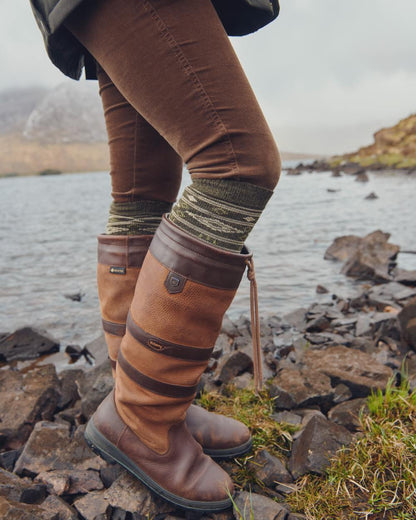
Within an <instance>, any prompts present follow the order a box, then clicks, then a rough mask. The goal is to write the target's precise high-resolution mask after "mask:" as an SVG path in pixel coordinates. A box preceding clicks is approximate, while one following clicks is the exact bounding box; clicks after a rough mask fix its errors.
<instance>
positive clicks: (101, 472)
mask: <svg viewBox="0 0 416 520" xmlns="http://www.w3.org/2000/svg"><path fill="white" fill-rule="evenodd" d="M354 175H358V173H357V172H356V173H354ZM363 244H365V248H366V249H365V253H363V255H364V256H363V255H361V256H362V258H364V257H365V256H366V255H367V254H369V253H368V251H370V250H375V251H377V254H376V261H375V263H374V264H373V268H374V269H373V274H371V276H370V278H369V279H368V280H366V283H365V285H363V286H362V287H361V289H359V290H358V291H357V295H356V296H355V297H351V298H343V297H340V296H337V295H331V294H327V295H325V294H324V291H320V292H321V293H322V296H320V298H326V299H327V301H326V302H324V300H321V301H320V302H319V303H315V304H312V305H310V306H309V307H299V309H297V310H295V311H293V312H290V313H288V314H285V315H283V316H263V317H262V318H261V343H262V348H263V361H264V362H263V371H264V377H265V379H267V380H268V385H267V386H268V389H269V394H270V395H271V396H272V397H273V398H274V408H275V411H274V413H273V415H272V418H273V419H274V420H275V421H276V422H277V423H281V424H286V425H290V426H291V428H293V430H291V431H293V433H292V439H293V443H292V444H291V446H290V447H289V448H288V449H287V452H286V453H285V456H283V455H282V456H280V455H279V456H277V455H276V453H274V452H272V450H271V449H268V447H265V448H263V449H261V450H259V451H257V452H256V453H253V454H252V455H249V459H248V460H247V470H248V471H249V472H251V474H253V475H254V476H255V479H256V482H258V483H261V486H260V485H257V484H255V486H254V488H253V490H252V493H251V499H250V500H251V507H252V509H253V514H254V518H256V519H257V518H258V519H262V520H263V519H265V520H267V519H268V518H270V519H273V520H276V519H284V520H295V519H300V518H302V516H301V515H296V514H295V513H292V512H290V511H289V508H288V507H287V506H286V505H285V497H286V496H287V495H288V494H290V493H291V492H293V487H294V486H296V482H295V480H296V479H297V478H301V477H302V476H303V475H305V474H307V473H316V474H322V473H323V472H324V471H325V468H326V467H327V465H328V463H329V459H330V457H332V456H333V455H334V454H335V452H336V451H337V450H338V449H339V448H340V447H342V446H345V445H348V444H349V443H350V442H351V440H352V439H353V438H354V436H355V435H359V433H360V422H359V420H358V417H359V414H360V413H363V414H365V413H367V408H366V397H367V396H368V395H369V393H370V392H371V391H372V390H377V389H380V390H384V389H385V388H386V385H387V382H388V380H389V379H390V378H392V377H393V376H394V375H396V377H399V376H398V375H397V374H399V372H400V370H401V366H402V364H404V366H405V369H406V370H407V371H408V373H409V379H410V382H411V385H413V387H416V352H415V351H416V335H415V334H416V332H415V326H416V323H415V320H416V287H415V284H414V282H413V281H412V280H413V279H414V275H413V274H412V273H411V272H410V273H409V272H407V273H406V272H403V271H402V270H400V269H397V268H392V263H394V255H395V254H397V248H396V247H394V246H393V248H392V247H391V244H388V235H387V234H384V233H382V232H376V233H373V234H370V235H368V236H367V237H364V238H360V237H341V238H340V239H338V240H336V241H335V242H334V244H333V246H331V247H330V248H329V249H328V252H327V255H328V258H331V259H336V260H339V261H343V262H347V263H348V261H349V260H348V259H351V258H356V255H357V254H358V253H360V251H361V249H360V248H363V247H364V245H363ZM361 252H362V251H361ZM360 254H361V253H360ZM354 261H355V260H354ZM365 269H366V268H365ZM365 269H364V270H363V271H362V272H364V271H365ZM365 272H367V271H365ZM381 272H383V273H384V274H383V276H380V273H381ZM374 273H375V274H374ZM360 276H361V275H360ZM381 279H383V281H382V282H381ZM7 337H8V335H6V334H5V335H3V336H2V338H3V341H4V340H5V339H7ZM28 350H29V351H31V349H30V348H29V349H28ZM83 351H85V352H86V351H88V353H89V354H88V356H89V359H90V361H92V364H91V365H88V364H85V363H84V364H83V365H81V363H82V361H79V362H78V361H76V362H75V363H74V366H73V368H72V369H70V370H65V371H64V372H61V373H60V374H57V373H56V369H55V367H54V366H53V365H51V364H49V365H48V364H46V365H39V366H37V365H36V364H34V365H33V366H28V365H25V368H24V369H21V370H18V369H17V368H16V365H15V363H14V362H13V361H12V362H10V363H9V364H6V365H4V366H3V367H2V368H1V370H0V468H3V469H0V517H1V518H12V519H14V518H16V519H26V518H27V519H43V518H45V519H54V520H67V519H68V520H72V519H74V520H75V519H78V520H79V519H81V520H85V519H92V520H104V519H105V520H130V519H133V520H143V519H145V518H155V519H157V520H175V519H176V520H180V519H185V518H193V517H192V516H190V515H189V513H185V512H184V511H182V510H180V509H178V508H175V507H174V506H172V505H170V504H168V503H167V502H165V501H163V500H161V499H159V498H157V497H155V496H154V495H153V494H152V493H151V492H150V491H149V490H148V489H147V488H146V487H145V486H143V485H142V484H140V483H139V482H138V481H136V480H135V479H134V478H132V477H131V476H129V474H128V473H126V472H125V470H123V469H121V468H120V467H119V466H117V465H109V464H108V463H106V462H104V461H103V460H102V459H100V458H99V457H97V456H96V455H95V454H94V453H92V452H91V451H90V450H89V448H88V447H87V445H86V443H85V441H84V439H83V432H84V429H85V423H86V422H87V420H88V419H89V418H90V417H91V415H92V414H93V413H94V411H95V409H96V408H97V406H98V404H99V403H100V402H101V401H102V399H103V398H104V397H105V396H106V395H107V394H108V393H109V392H110V391H111V389H112V388H113V380H112V374H111V367H110V364H109V362H108V360H106V357H107V353H106V351H105V344H104V341H103V337H102V336H100V337H99V338H97V340H95V341H94V342H91V343H90V344H89V345H87V346H86V347H84V348H81V349H80V350H79V352H83ZM3 359H5V358H3ZM51 359H54V358H53V356H51ZM44 362H45V361H44V360H43V361H42V363H44ZM252 372H253V361H252V352H251V326H250V321H249V319H247V318H246V317H241V318H239V319H237V320H231V319H230V318H229V317H227V318H226V319H224V322H223V326H222V331H221V334H220V336H219V338H218V340H217V343H216V345H215V349H214V353H213V357H212V360H211V362H210V364H209V367H208V369H207V370H206V372H205V373H204V375H203V378H202V382H201V389H204V390H205V391H216V392H219V393H223V392H226V391H227V390H226V385H229V384H233V385H235V386H236V387H237V388H242V389H246V388H252V387H253V375H252ZM240 464H241V462H240ZM223 467H224V468H225V469H226V470H227V471H230V472H231V473H232V472H233V471H236V469H237V468H238V467H240V466H238V465H237V464H236V463H235V462H227V463H226V464H225V465H224V466H223ZM249 496H250V494H249V493H248V487H247V488H246V489H242V490H238V492H237V495H236V497H235V501H236V505H237V507H238V508H239V509H240V510H241V511H243V510H244V508H245V507H246V512H247V511H249V509H247V507H250V506H248V505H247V499H248V497H249ZM271 498H276V499H277V500H278V502H276V501H274V500H271ZM249 503H250V502H249ZM197 518H200V519H201V520H236V519H237V518H239V517H238V515H237V512H236V510H235V511H234V512H233V511H232V510H229V511H225V512H223V513H216V514H205V515H202V516H201V515H199V516H197ZM247 518H249V516H247Z"/></svg>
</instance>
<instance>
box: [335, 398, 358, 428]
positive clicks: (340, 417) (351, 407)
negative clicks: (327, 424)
mask: <svg viewBox="0 0 416 520" xmlns="http://www.w3.org/2000/svg"><path fill="white" fill-rule="evenodd" d="M360 412H363V413H368V407H367V399H365V398H358V399H352V400H350V401H345V402H344V403H340V404H337V405H336V406H334V407H333V408H331V410H329V412H328V419H330V420H331V421H332V422H334V423H336V424H340V425H341V426H344V428H347V430H350V431H352V432H356V431H358V430H360V426H361V425H360V421H359V416H360Z"/></svg>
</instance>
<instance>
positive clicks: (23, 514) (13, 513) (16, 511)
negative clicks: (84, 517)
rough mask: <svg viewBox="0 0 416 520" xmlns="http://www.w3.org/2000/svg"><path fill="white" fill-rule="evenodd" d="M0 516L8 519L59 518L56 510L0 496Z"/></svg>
mask: <svg viewBox="0 0 416 520" xmlns="http://www.w3.org/2000/svg"><path fill="white" fill-rule="evenodd" d="M0 518H5V519H8V520H59V516H58V514H57V512H56V511H48V510H45V509H44V508H43V507H42V505H36V504H22V503H20V502H15V501H14V500H8V499H7V498H5V497H2V496H0Z"/></svg>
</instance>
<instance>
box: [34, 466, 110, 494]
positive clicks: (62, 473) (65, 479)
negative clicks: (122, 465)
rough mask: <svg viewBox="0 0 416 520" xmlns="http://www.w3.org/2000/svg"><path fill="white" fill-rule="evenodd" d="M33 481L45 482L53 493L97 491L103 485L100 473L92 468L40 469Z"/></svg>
mask: <svg viewBox="0 0 416 520" xmlns="http://www.w3.org/2000/svg"><path fill="white" fill-rule="evenodd" d="M35 482H40V483H42V484H45V485H46V486H47V489H48V492H49V493H53V494H55V495H78V494H81V493H82V494H84V493H88V492H90V491H98V490H100V489H103V487H104V485H103V482H102V480H101V478H100V474H99V473H98V471H94V470H77V469H72V470H71V469H66V470H53V471H42V472H41V473H39V475H38V476H37V477H36V479H35Z"/></svg>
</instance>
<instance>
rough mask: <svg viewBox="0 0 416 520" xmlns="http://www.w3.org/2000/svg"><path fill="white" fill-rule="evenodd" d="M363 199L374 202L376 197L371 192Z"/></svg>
mask: <svg viewBox="0 0 416 520" xmlns="http://www.w3.org/2000/svg"><path fill="white" fill-rule="evenodd" d="M364 198H365V200H375V199H378V195H377V194H376V193H375V192H374V191H372V192H371V193H369V194H368V195H367V196H366V197H364Z"/></svg>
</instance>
